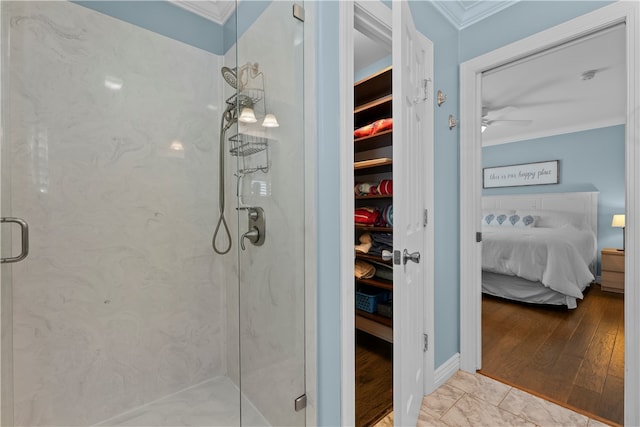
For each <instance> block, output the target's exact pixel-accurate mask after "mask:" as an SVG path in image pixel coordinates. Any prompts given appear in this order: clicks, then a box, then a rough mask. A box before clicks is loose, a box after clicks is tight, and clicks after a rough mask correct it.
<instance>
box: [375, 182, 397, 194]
mask: <svg viewBox="0 0 640 427" xmlns="http://www.w3.org/2000/svg"><path fill="white" fill-rule="evenodd" d="M376 190H377V192H378V194H385V195H391V194H393V180H391V179H383V180H382V181H380V183H379V184H378V186H377V187H376Z"/></svg>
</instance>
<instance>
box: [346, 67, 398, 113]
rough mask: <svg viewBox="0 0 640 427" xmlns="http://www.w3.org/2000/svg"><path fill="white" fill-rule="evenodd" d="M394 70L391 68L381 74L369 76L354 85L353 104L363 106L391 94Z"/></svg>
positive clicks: (385, 69)
mask: <svg viewBox="0 0 640 427" xmlns="http://www.w3.org/2000/svg"><path fill="white" fill-rule="evenodd" d="M391 79H392V68H391V67H390V66H389V67H387V68H384V69H382V70H380V71H379V72H377V73H375V74H372V75H370V76H367V77H365V78H363V79H361V80H359V81H357V82H356V83H355V84H354V90H353V94H354V97H353V102H354V104H355V105H363V104H366V103H367V102H370V101H371V100H372V99H375V98H379V97H381V96H383V95H386V94H388V93H389V92H390V89H391V85H392V80H391Z"/></svg>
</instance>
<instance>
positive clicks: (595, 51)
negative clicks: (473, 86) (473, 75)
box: [482, 25, 626, 145]
mask: <svg viewBox="0 0 640 427" xmlns="http://www.w3.org/2000/svg"><path fill="white" fill-rule="evenodd" d="M589 70H594V71H595V72H596V73H595V76H594V77H593V78H592V79H590V80H583V79H582V78H581V75H582V74H583V73H584V72H585V71H589ZM625 70H626V68H625V34H624V25H618V26H617V27H614V28H610V29H607V30H603V31H601V32H599V33H597V34H594V35H590V36H586V37H583V38H582V39H580V40H577V41H574V42H571V43H568V44H566V45H563V46H559V47H557V48H555V49H551V50H550V51H547V52H543V53H540V54H538V55H535V56H533V57H530V58H526V59H524V60H521V61H518V62H517V63H515V64H510V65H506V66H503V67H501V68H499V69H497V70H493V71H491V72H487V73H485V74H484V75H483V77H482V104H483V107H485V108H486V109H488V110H489V115H488V116H487V118H488V119H499V120H505V121H497V122H495V123H492V124H491V125H489V126H488V127H487V129H486V130H485V132H483V134H482V142H483V145H495V144H501V143H506V142H514V141H521V140H525V139H533V138H539V137H544V136H549V135H557V134H563V133H569V132H577V131H581V130H588V129H595V128H600V127H606V126H613V125H619V124H623V123H625V102H626V93H625V88H626V77H625ZM506 120H514V121H513V122H509V121H506ZM517 120H523V121H522V122H518V121H517Z"/></svg>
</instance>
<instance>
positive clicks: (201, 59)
mask: <svg viewBox="0 0 640 427" xmlns="http://www.w3.org/2000/svg"><path fill="white" fill-rule="evenodd" d="M3 6H4V7H5V9H4V10H3V12H4V13H5V16H7V17H8V18H7V19H5V21H4V23H5V24H4V25H9V26H10V49H11V50H10V59H9V67H10V75H9V78H10V90H9V94H8V95H9V100H10V105H9V109H10V116H6V117H10V121H9V122H8V123H7V130H8V138H7V140H8V141H11V142H10V144H11V147H10V154H9V155H10V156H11V159H10V169H11V177H10V179H11V180H12V193H11V204H12V206H11V209H12V212H13V214H14V215H16V216H20V217H22V218H25V219H26V220H27V221H28V222H29V224H30V226H31V253H30V255H29V257H28V258H27V260H25V261H23V262H22V263H19V264H16V265H15V266H14V267H13V313H14V324H13V340H14V356H13V360H14V371H15V376H14V381H15V392H14V395H15V424H16V425H30V426H43V425H47V426H61V425H65V426H74V425H90V424H94V423H97V422H100V421H102V420H105V419H107V418H109V417H112V416H114V415H116V414H119V413H122V412H123V411H126V410H129V409H131V408H133V407H137V406H139V405H142V404H144V403H146V402H149V401H152V400H155V399H158V398H160V397H162V396H165V395H167V394H170V393H174V392H177V391H179V390H182V389H184V388H186V387H189V386H191V385H194V384H197V383H200V382H202V381H205V380H207V379H209V378H212V377H215V376H218V375H224V374H225V373H226V370H227V366H226V356H227V354H226V352H227V349H226V344H225V342H226V333H227V332H226V322H227V319H226V314H225V298H226V295H225V294H226V289H225V282H226V281H227V280H226V277H225V274H226V271H228V269H229V268H228V267H229V266H228V265H224V264H223V263H230V262H232V261H231V260H234V259H235V257H234V256H231V257H228V258H222V257H219V256H214V254H213V252H212V249H211V246H210V240H211V233H212V230H213V226H214V225H215V219H216V216H217V196H216V190H217V180H218V177H217V176H218V175H217V146H218V145H217V144H218V126H219V118H220V107H219V106H220V105H221V102H222V97H221V95H220V90H221V78H220V73H219V70H220V66H221V65H222V64H221V62H222V61H221V59H220V57H217V56H216V55H213V54H210V53H207V52H205V51H202V50H199V49H197V48H193V47H191V46H187V45H185V44H182V43H179V42H176V41H174V40H171V39H168V38H166V37H163V36H160V35H158V34H155V33H152V32H149V31H146V30H143V29H140V28H138V27H135V26H132V25H130V24H127V23H124V22H122V21H119V20H116V19H113V18H110V17H107V16H105V15H102V14H99V13H97V12H94V11H92V10H89V9H86V8H84V7H82V6H79V5H77V4H73V3H69V2H7V3H6V4H5V5H3ZM4 65H5V69H6V64H4ZM6 94H7V93H6V92H5V97H6V96H7V95H6ZM5 105H6V104H5ZM5 153H6V151H5ZM5 155H6V154H5ZM3 178H4V179H6V178H7V177H6V176H5V177H3ZM231 194H233V193H231ZM232 233H235V231H234V230H232ZM3 303H6V301H4V300H3ZM3 350H6V348H5V349H3Z"/></svg>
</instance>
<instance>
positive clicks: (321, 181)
mask: <svg viewBox="0 0 640 427" xmlns="http://www.w3.org/2000/svg"><path fill="white" fill-rule="evenodd" d="M316 13H317V33H316V34H315V37H316V64H317V69H316V76H317V88H316V90H317V96H318V102H317V122H318V144H317V146H318V153H317V157H318V164H317V167H318V176H317V182H318V194H317V204H318V212H317V215H318V242H317V250H318V266H317V267H318V285H317V298H318V304H317V310H318V328H317V334H318V342H317V344H318V361H317V363H318V375H317V381H318V425H319V426H339V425H340V420H341V405H340V399H341V395H340V388H341V382H342V379H341V375H340V373H341V365H340V357H341V355H340V351H341V350H340V349H341V346H340V321H341V317H340V268H339V267H340V233H339V231H340V179H339V178H340V129H339V128H340V127H339V126H338V125H337V124H338V123H340V111H339V108H337V106H338V105H339V104H340V90H339V88H340V82H339V73H338V70H339V69H340V68H339V51H340V40H339V39H338V31H337V29H336V23H337V22H340V19H339V3H338V2H334V1H321V2H318V3H317V9H316Z"/></svg>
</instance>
